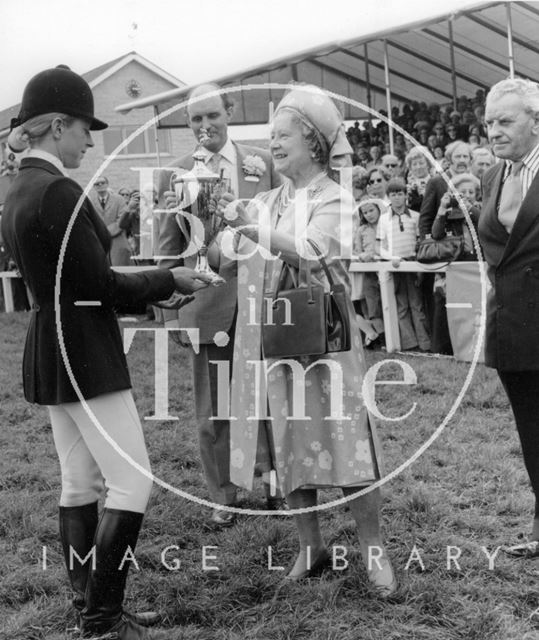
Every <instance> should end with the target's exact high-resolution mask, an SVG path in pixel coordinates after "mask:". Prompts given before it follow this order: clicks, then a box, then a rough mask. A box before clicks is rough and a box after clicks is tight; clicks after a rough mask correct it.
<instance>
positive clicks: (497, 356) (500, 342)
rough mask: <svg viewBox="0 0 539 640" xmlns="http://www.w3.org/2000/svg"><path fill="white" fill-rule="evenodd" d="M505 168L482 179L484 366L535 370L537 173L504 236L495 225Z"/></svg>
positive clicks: (538, 345) (538, 349) (538, 328)
mask: <svg viewBox="0 0 539 640" xmlns="http://www.w3.org/2000/svg"><path fill="white" fill-rule="evenodd" d="M504 164H505V163H503V162H500V163H498V164H496V165H495V166H494V167H491V168H490V169H489V170H488V171H487V172H486V173H485V175H484V176H483V185H482V186H483V205H482V211H481V216H480V218H479V239H480V242H481V247H482V249H483V253H484V255H485V259H486V261H487V264H488V277H489V280H490V283H491V284H492V289H491V290H490V292H489V295H488V300H487V327H486V344H485V363H486V364H487V365H488V366H490V367H494V368H496V369H498V370H500V371H537V370H539V174H537V175H536V177H535V179H534V181H533V182H532V184H531V185H530V188H529V189H528V193H527V194H526V197H525V198H524V201H523V202H522V205H521V207H520V210H519V212H518V215H517V218H516V220H515V224H514V226H513V229H512V231H511V234H508V233H507V231H506V229H505V227H504V226H503V225H502V224H501V223H500V222H499V220H498V211H497V209H498V201H499V197H500V192H501V186H502V176H503V171H504Z"/></svg>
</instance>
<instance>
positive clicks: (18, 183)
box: [2, 158, 175, 404]
mask: <svg viewBox="0 0 539 640" xmlns="http://www.w3.org/2000/svg"><path fill="white" fill-rule="evenodd" d="M81 196H82V189H81V188H80V186H79V185H78V184H77V183H76V182H74V181H73V180H71V179H70V178H66V177H65V176H64V175H63V174H62V173H61V172H60V171H59V170H58V169H57V168H56V167H54V166H53V165H52V164H51V163H49V162H47V161H46V160H41V159H37V158H25V159H24V160H22V162H21V167H20V171H19V174H18V176H17V177H16V179H15V181H14V183H13V185H12V187H11V189H10V190H9V193H8V194H7V197H6V203H5V207H4V212H3V215H2V234H3V236H4V240H5V242H6V243H7V245H8V246H9V248H10V250H11V251H12V253H13V257H14V260H15V262H16V263H17V267H18V268H19V270H20V272H21V274H22V276H23V278H24V280H25V282H26V284H27V286H28V287H29V289H30V291H31V292H32V296H33V298H34V308H33V311H32V314H31V318H30V324H29V327H28V334H27V337H26V345H25V349H24V361H23V382H24V394H25V397H26V399H27V400H28V401H30V402H36V403H38V404H60V403H64V402H74V401H78V400H79V398H78V396H77V394H76V393H75V390H74V388H73V386H72V384H71V379H70V377H69V375H68V373H67V371H66V366H65V364H64V361H63V358H62V353H61V350H60V344H59V338H58V330H59V329H60V328H61V335H62V337H63V341H64V344H65V349H66V354H67V358H68V360H69V364H70V366H71V369H72V375H73V377H74V380H75V381H76V383H77V385H78V387H79V388H80V391H81V392H82V395H83V396H84V397H85V398H92V397H94V396H97V395H100V394H102V393H108V392H111V391H119V390H121V389H128V388H130V387H131V382H130V379H129V373H128V370H127V363H126V359H125V355H124V351H123V342H122V336H121V333H120V329H119V327H118V322H117V321H116V316H115V314H114V305H115V304H122V303H123V304H125V303H128V302H137V301H143V300H157V299H163V298H167V297H168V296H170V295H171V293H172V292H173V291H174V288H175V287H174V279H173V277H172V274H171V273H170V272H168V271H158V272H153V273H143V274H119V273H115V272H114V271H112V269H111V268H110V262H109V259H108V255H107V254H108V252H109V249H110V234H109V232H108V231H107V227H106V226H105V224H104V223H103V220H102V219H101V216H100V215H99V214H98V213H97V212H96V211H95V209H94V207H93V206H92V204H91V203H90V201H89V200H88V199H87V198H84V199H83V200H82V204H81V206H80V209H79V210H78V213H77V215H76V216H75V217H74V218H73V213H74V211H75V210H76V206H77V203H78V201H79V199H80V198H81ZM70 221H72V222H73V225H72V227H71V231H70V234H69V239H68V241H67V243H66V245H65V253H64V255H63V263H62V271H61V274H60V293H59V296H60V298H59V299H60V316H59V318H60V321H61V327H57V321H56V313H55V306H54V303H55V299H54V295H55V283H56V270H57V266H58V264H59V256H60V252H61V249H62V242H63V239H64V236H65V234H66V230H67V227H68V224H69V223H70ZM79 300H86V301H99V302H100V303H101V304H100V306H75V301H79Z"/></svg>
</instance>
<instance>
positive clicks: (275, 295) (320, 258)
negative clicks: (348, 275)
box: [273, 238, 335, 304]
mask: <svg viewBox="0 0 539 640" xmlns="http://www.w3.org/2000/svg"><path fill="white" fill-rule="evenodd" d="M307 242H308V243H309V244H310V245H311V247H312V249H313V251H314V253H315V254H316V257H317V258H318V261H319V262H320V265H321V266H322V269H323V270H324V273H325V274H326V278H327V280H328V282H329V288H330V290H333V289H334V288H335V282H334V280H333V277H332V275H331V272H330V270H329V267H328V265H327V262H326V260H325V258H324V255H323V254H322V252H321V251H320V249H319V248H318V246H317V245H316V243H315V242H314V241H313V240H310V239H309V238H307ZM301 264H302V260H301V257H300V271H301ZM303 264H304V266H305V272H306V279H305V280H306V283H307V290H308V292H309V299H308V302H309V304H313V303H314V298H313V292H312V279H311V265H310V264H309V261H308V260H305V261H303ZM285 268H287V269H288V272H289V273H290V275H291V277H292V283H293V285H294V287H293V288H294V289H297V288H298V284H299V283H298V281H297V279H296V277H295V273H294V271H293V270H292V267H291V266H290V265H289V264H288V263H287V262H283V268H282V269H281V273H280V275H279V280H278V281H277V286H276V287H275V291H274V293H273V299H274V300H275V299H276V298H278V297H279V291H281V289H282V288H283V286H284V280H285V277H286V273H285Z"/></svg>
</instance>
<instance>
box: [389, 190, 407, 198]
mask: <svg viewBox="0 0 539 640" xmlns="http://www.w3.org/2000/svg"><path fill="white" fill-rule="evenodd" d="M387 195H388V196H403V195H405V192H404V191H403V190H402V189H401V190H400V191H391V192H390V193H388V194H387Z"/></svg>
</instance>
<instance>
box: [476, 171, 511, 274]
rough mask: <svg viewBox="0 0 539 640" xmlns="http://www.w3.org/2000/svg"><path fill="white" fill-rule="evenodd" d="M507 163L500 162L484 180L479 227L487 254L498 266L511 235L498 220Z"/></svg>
mask: <svg viewBox="0 0 539 640" xmlns="http://www.w3.org/2000/svg"><path fill="white" fill-rule="evenodd" d="M504 167H505V163H503V162H500V163H499V164H497V165H496V166H495V167H494V169H493V170H492V171H491V172H490V174H487V175H486V176H485V177H484V179H483V204H482V208H481V216H480V220H479V226H480V227H482V229H483V232H484V233H483V235H484V236H485V238H484V242H485V247H484V249H485V252H486V253H489V254H495V256H494V255H492V258H493V259H492V260H490V259H489V260H488V261H489V262H491V263H492V262H493V263H495V264H498V263H499V262H500V260H501V259H502V256H503V253H504V250H505V247H506V244H507V240H508V238H509V234H508V233H507V231H506V230H505V227H504V226H503V224H502V223H501V222H500V221H499V220H498V207H497V203H498V198H499V194H500V189H501V184H502V176H503V171H504Z"/></svg>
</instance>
